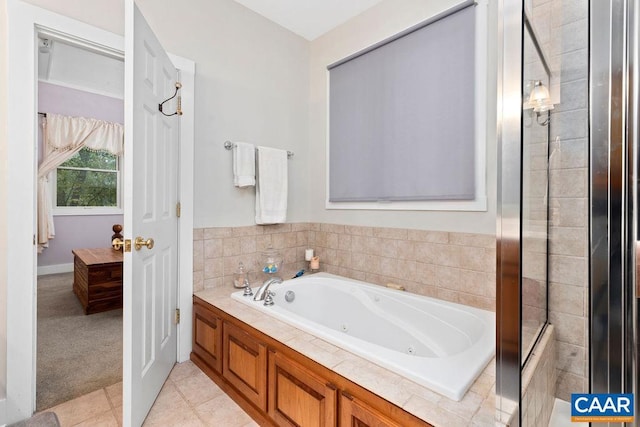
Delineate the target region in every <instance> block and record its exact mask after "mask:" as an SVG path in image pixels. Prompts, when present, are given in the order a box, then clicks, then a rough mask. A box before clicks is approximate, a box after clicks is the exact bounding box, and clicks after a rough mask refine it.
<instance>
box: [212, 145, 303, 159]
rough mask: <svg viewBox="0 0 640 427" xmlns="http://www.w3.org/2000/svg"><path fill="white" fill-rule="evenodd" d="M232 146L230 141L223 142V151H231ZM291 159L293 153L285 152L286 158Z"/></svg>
mask: <svg viewBox="0 0 640 427" xmlns="http://www.w3.org/2000/svg"><path fill="white" fill-rule="evenodd" d="M233 146H234V144H233V142H231V141H225V142H224V148H225V150H231V149H233ZM292 157H293V151H289V150H287V158H289V159H290V158H292Z"/></svg>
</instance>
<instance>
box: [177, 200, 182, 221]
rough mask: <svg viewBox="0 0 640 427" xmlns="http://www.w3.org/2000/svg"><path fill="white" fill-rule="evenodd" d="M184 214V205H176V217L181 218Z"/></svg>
mask: <svg viewBox="0 0 640 427" xmlns="http://www.w3.org/2000/svg"><path fill="white" fill-rule="evenodd" d="M181 213H182V205H181V204H180V202H178V203H176V216H177V217H178V218H180V214H181Z"/></svg>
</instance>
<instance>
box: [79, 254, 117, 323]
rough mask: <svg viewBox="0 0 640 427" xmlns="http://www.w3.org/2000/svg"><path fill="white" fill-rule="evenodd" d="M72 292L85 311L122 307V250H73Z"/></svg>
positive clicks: (97, 311) (88, 312)
mask: <svg viewBox="0 0 640 427" xmlns="http://www.w3.org/2000/svg"><path fill="white" fill-rule="evenodd" d="M72 253H73V255H74V260H73V292H74V293H75V294H76V296H77V297H78V299H79V300H80V303H81V304H82V307H83V308H84V313H85V314H93V313H99V312H101V311H107V310H114V309H116V308H122V252H119V251H115V250H113V249H111V248H98V249H74V250H73V251H72Z"/></svg>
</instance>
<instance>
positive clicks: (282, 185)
mask: <svg viewBox="0 0 640 427" xmlns="http://www.w3.org/2000/svg"><path fill="white" fill-rule="evenodd" d="M256 155H257V156H258V162H257V164H258V167H257V171H256V172H257V173H256V224H280V223H283V222H285V221H286V219H287V193H288V186H289V183H288V176H287V152H286V151H285V150H278V149H275V148H269V147H257V153H256Z"/></svg>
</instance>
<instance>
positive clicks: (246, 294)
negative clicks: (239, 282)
mask: <svg viewBox="0 0 640 427" xmlns="http://www.w3.org/2000/svg"><path fill="white" fill-rule="evenodd" d="M242 296H243V297H250V296H253V291H252V290H251V286H250V285H249V281H248V280H247V279H245V280H244V292H243V294H242Z"/></svg>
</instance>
